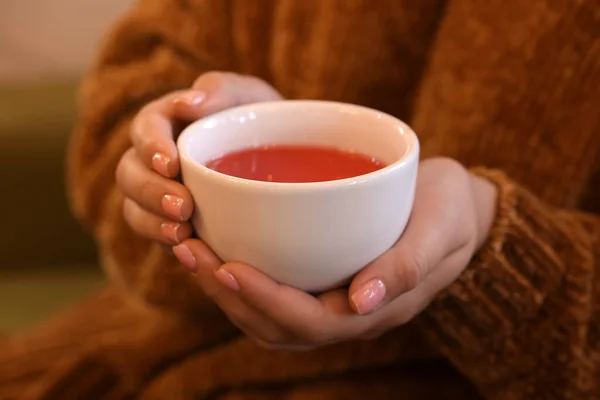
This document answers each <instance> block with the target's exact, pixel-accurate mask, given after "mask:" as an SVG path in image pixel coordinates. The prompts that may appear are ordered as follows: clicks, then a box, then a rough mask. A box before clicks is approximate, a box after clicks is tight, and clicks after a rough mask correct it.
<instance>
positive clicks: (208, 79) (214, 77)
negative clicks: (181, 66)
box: [193, 71, 234, 90]
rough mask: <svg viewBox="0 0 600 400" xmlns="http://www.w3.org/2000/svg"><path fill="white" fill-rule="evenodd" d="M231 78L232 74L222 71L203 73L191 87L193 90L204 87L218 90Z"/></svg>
mask: <svg viewBox="0 0 600 400" xmlns="http://www.w3.org/2000/svg"><path fill="white" fill-rule="evenodd" d="M233 76H234V74H233V73H231V72H224V71H209V72H205V73H203V74H202V75H200V76H199V77H198V78H197V79H196V81H195V82H194V85H193V87H194V88H203V87H205V86H209V87H211V88H215V89H217V90H218V89H219V88H220V87H222V86H223V85H224V84H225V83H226V82H227V81H228V80H230V79H231V78H232V77H233Z"/></svg>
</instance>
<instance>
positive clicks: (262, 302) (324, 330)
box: [174, 158, 497, 349]
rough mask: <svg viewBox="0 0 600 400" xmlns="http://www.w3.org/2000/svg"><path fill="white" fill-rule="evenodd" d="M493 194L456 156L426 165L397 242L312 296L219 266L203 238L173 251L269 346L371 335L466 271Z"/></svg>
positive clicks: (239, 268) (410, 313) (243, 268)
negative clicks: (346, 280)
mask: <svg viewBox="0 0 600 400" xmlns="http://www.w3.org/2000/svg"><path fill="white" fill-rule="evenodd" d="M496 196H497V194H496V189H495V187H494V186H493V185H492V184H491V183H489V182H488V181H485V180H483V179H480V178H477V177H475V176H473V175H471V174H469V173H468V172H467V170H466V169H465V168H464V167H462V166H461V165H460V164H458V163H457V162H455V161H453V160H450V159H445V158H435V159H430V160H426V161H424V162H422V163H421V165H420V167H419V175H418V179H417V188H416V194H415V202H414V208H413V212H412V214H411V218H410V221H409V223H408V226H407V227H406V230H405V232H404V233H403V235H402V237H401V238H400V240H399V241H398V242H397V243H396V245H395V246H394V247H393V248H392V249H390V250H389V251H388V252H386V253H385V254H383V255H382V256H381V257H379V258H378V259H377V260H376V261H374V262H373V263H372V264H370V265H368V266H367V267H366V268H364V269H363V270H362V271H361V272H360V273H358V274H357V275H356V276H355V277H354V279H353V281H352V284H351V285H350V288H349V289H337V290H333V291H330V292H327V293H324V294H321V295H318V296H316V297H315V296H312V295H310V294H307V293H305V292H302V291H300V290H297V289H294V288H291V287H289V286H285V285H280V284H278V283H277V282H275V281H273V280H272V279H270V278H269V277H267V276H265V275H264V274H262V273H261V272H259V271H257V270H256V269H254V268H252V267H249V266H247V265H244V264H240V263H227V264H222V263H221V262H220V261H219V259H218V258H217V257H216V256H215V255H214V254H213V253H212V251H210V249H209V248H208V247H207V246H206V245H205V244H204V243H203V242H202V241H201V240H198V239H188V240H186V241H185V242H183V243H182V244H181V245H179V246H177V247H175V248H174V252H175V254H176V255H177V257H178V258H179V260H180V261H181V262H182V263H183V264H184V265H185V266H186V267H187V268H189V269H191V270H193V271H194V272H196V274H197V275H196V276H197V280H198V283H199V284H200V286H201V287H202V289H203V290H204V292H205V293H206V294H207V295H208V296H210V297H211V298H212V299H213V300H214V301H215V302H216V303H217V305H218V306H219V307H220V308H221V309H222V310H223V311H224V312H225V313H226V314H227V316H228V317H229V319H230V320H231V321H232V323H234V324H235V325H236V326H237V327H239V328H240V329H241V330H242V331H243V332H244V333H245V334H247V335H248V336H249V337H250V338H252V339H254V340H256V341H257V342H258V343H259V344H261V345H263V346H265V347H268V348H285V349H310V348H314V347H318V346H322V345H326V344H330V343H334V342H339V341H344V340H351V339H370V338H374V337H377V336H379V335H381V334H383V333H385V332H387V331H389V330H390V329H393V328H395V327H397V326H400V325H403V324H405V323H407V322H408V321H410V320H411V319H412V318H414V317H415V316H416V315H417V314H419V313H420V312H421V311H422V310H423V309H424V308H425V307H426V306H427V305H428V304H429V303H430V302H431V301H432V300H433V299H434V297H435V296H436V295H437V294H438V293H439V292H440V291H441V290H442V289H444V288H445V287H447V286H449V285H450V284H451V283H452V282H453V281H454V280H455V279H456V278H457V277H458V276H459V275H460V273H461V272H462V271H463V270H464V269H465V268H466V266H467V265H468V263H469V261H470V260H471V258H472V257H473V254H474V252H475V251H477V249H478V248H479V247H480V246H481V244H482V243H483V242H484V241H485V239H486V238H487V235H488V232H489V229H490V227H491V225H492V222H493V219H494V216H495V209H496Z"/></svg>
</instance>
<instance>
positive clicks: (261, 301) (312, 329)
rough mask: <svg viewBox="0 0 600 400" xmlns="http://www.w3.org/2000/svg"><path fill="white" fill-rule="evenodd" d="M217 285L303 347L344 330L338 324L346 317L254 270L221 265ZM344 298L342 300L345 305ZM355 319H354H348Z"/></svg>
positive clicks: (217, 272) (332, 336)
mask: <svg viewBox="0 0 600 400" xmlns="http://www.w3.org/2000/svg"><path fill="white" fill-rule="evenodd" d="M215 276H216V277H217V278H218V279H219V281H220V282H221V283H222V284H223V286H226V287H228V288H229V290H231V292H232V293H238V294H239V296H240V297H241V298H242V299H243V300H244V301H245V302H246V304H248V305H250V306H252V307H253V308H254V309H256V310H259V311H260V312H261V313H263V314H264V315H266V316H267V317H268V318H269V319H271V320H273V321H275V322H276V323H277V324H278V325H279V326H281V327H282V328H283V329H284V331H285V332H290V333H292V334H293V335H294V336H295V337H297V338H298V339H300V340H301V341H302V342H304V343H318V344H326V343H329V342H331V341H333V340H335V339H337V338H339V336H340V332H341V331H342V330H345V329H346V328H347V326H346V325H343V324H340V323H339V321H340V320H342V319H344V317H347V316H348V315H340V316H336V315H334V314H333V313H331V312H330V311H331V310H332V309H333V308H332V309H328V308H325V307H324V306H323V304H322V303H321V302H320V301H319V299H317V298H315V297H313V296H311V295H309V294H307V293H305V292H302V291H300V290H297V289H294V288H292V287H289V286H285V285H280V284H278V283H277V282H275V281H274V280H272V279H271V278H269V277H267V276H266V275H264V274H263V273H261V272H259V271H258V270H256V269H254V268H252V267H250V266H247V265H244V264H240V263H229V264H225V265H223V266H222V267H221V268H219V269H218V270H217V271H216V272H215ZM346 299H347V297H344V300H345V301H346V302H347V300H346ZM351 317H352V318H353V319H356V318H357V316H356V315H354V316H351Z"/></svg>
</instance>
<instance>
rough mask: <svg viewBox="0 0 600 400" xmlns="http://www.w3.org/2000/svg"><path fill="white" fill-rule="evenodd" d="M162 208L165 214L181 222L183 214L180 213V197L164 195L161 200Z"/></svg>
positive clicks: (181, 205) (181, 202)
mask: <svg viewBox="0 0 600 400" xmlns="http://www.w3.org/2000/svg"><path fill="white" fill-rule="evenodd" d="M162 206H163V209H164V210H165V212H166V213H167V214H169V215H170V216H172V217H173V218H175V219H179V220H183V213H182V211H181V208H182V207H183V199H182V198H181V197H178V196H173V195H172V194H166V195H164V196H163V198H162Z"/></svg>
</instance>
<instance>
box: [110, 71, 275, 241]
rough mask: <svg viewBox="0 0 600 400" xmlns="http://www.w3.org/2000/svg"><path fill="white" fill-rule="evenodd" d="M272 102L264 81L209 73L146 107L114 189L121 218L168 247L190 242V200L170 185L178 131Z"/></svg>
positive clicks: (176, 170)
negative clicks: (237, 108) (210, 117)
mask: <svg viewBox="0 0 600 400" xmlns="http://www.w3.org/2000/svg"><path fill="white" fill-rule="evenodd" d="M271 100H281V96H280V95H279V93H277V92H276V91H275V89H273V88H272V87H271V86H269V85H268V84H267V83H265V82H264V81H261V80H259V79H257V78H253V77H248V76H242V75H237V74H233V73H223V72H210V73H207V74H204V75H202V76H200V77H199V78H198V79H197V80H196V82H195V83H194V85H193V87H192V89H190V90H181V91H178V92H174V93H171V94H168V95H166V96H164V97H162V98H160V99H158V100H156V101H154V102H152V103H150V104H148V105H147V106H145V107H144V108H143V109H142V110H141V111H140V112H139V113H138V115H137V116H136V117H135V119H134V121H133V123H132V127H131V141H132V147H131V148H130V149H129V150H128V151H127V152H126V153H125V154H124V155H123V157H122V158H121V161H120V163H119V165H118V167H117V172H116V178H117V186H118V188H119V189H120V190H121V191H122V192H123V193H124V194H125V202H124V204H123V214H124V217H125V219H126V220H127V222H128V223H129V225H130V226H131V227H132V228H133V230H134V231H135V232H137V233H138V234H140V235H142V236H145V237H148V238H151V239H154V240H157V241H160V242H164V243H167V244H177V243H179V242H180V241H181V240H183V239H186V238H188V237H190V235H191V233H192V228H191V226H190V224H189V222H188V220H189V218H190V217H191V215H192V212H193V201H192V197H191V195H190V193H189V192H188V190H187V189H186V188H185V187H184V186H183V185H182V184H180V183H178V182H177V181H175V180H174V179H173V178H175V177H177V176H178V175H179V158H178V155H177V147H176V145H175V140H176V139H177V136H178V135H179V133H180V131H181V129H182V127H184V126H185V125H186V124H188V123H190V122H192V121H194V120H197V119H199V118H202V117H204V116H206V115H209V114H212V113H215V112H218V111H221V110H224V109H227V108H230V107H234V106H238V105H242V104H247V103H256V102H261V101H271Z"/></svg>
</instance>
